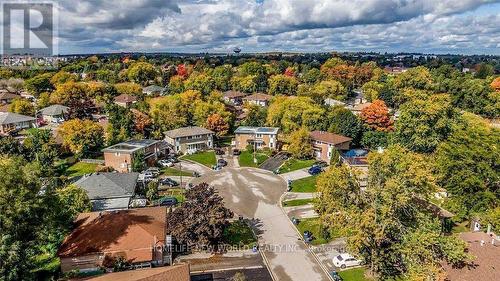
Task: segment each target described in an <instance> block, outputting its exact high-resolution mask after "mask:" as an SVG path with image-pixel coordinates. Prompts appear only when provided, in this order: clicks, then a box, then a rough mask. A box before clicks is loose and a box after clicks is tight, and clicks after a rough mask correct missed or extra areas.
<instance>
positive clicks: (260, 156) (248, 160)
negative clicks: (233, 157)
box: [238, 150, 269, 167]
mask: <svg viewBox="0 0 500 281" xmlns="http://www.w3.org/2000/svg"><path fill="white" fill-rule="evenodd" d="M255 158H257V163H254V162H253V153H251V152H250V151H247V150H244V151H242V152H241V154H240V156H239V157H238V161H239V163H240V166H241V167H258V166H259V165H260V164H262V163H264V161H266V160H267V158H269V152H268V151H257V152H256V153H255Z"/></svg>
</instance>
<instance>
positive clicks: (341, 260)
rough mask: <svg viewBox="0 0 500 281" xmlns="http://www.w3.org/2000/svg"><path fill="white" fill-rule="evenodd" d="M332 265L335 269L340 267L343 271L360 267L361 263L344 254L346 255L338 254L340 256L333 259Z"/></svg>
mask: <svg viewBox="0 0 500 281" xmlns="http://www.w3.org/2000/svg"><path fill="white" fill-rule="evenodd" d="M333 264H334V265H335V266H336V267H340V268H342V269H344V268H346V267H352V266H358V265H362V264H363V261H362V260H358V259H356V258H355V257H353V256H351V255H350V254H347V253H346V254H340V255H338V256H336V257H334V258H333Z"/></svg>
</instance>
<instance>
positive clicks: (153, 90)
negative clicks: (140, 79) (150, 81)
mask: <svg viewBox="0 0 500 281" xmlns="http://www.w3.org/2000/svg"><path fill="white" fill-rule="evenodd" d="M166 90H167V89H165V88H163V87H160V86H157V85H151V86H147V87H144V88H142V93H143V94H145V95H147V96H161V95H163V94H164V93H165V92H166Z"/></svg>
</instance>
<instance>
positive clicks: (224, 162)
mask: <svg viewBox="0 0 500 281" xmlns="http://www.w3.org/2000/svg"><path fill="white" fill-rule="evenodd" d="M217 166H219V167H225V166H227V161H226V160H224V159H219V160H217Z"/></svg>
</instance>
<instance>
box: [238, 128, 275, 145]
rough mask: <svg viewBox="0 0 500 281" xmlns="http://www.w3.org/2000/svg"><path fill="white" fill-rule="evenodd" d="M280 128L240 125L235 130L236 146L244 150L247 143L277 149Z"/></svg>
mask: <svg viewBox="0 0 500 281" xmlns="http://www.w3.org/2000/svg"><path fill="white" fill-rule="evenodd" d="M278 131H279V128H274V127H243V126H240V127H238V128H237V129H236V130H235V131H234V146H235V148H236V149H240V150H243V149H245V148H246V147H247V145H252V146H254V147H255V148H257V149H262V148H270V149H276V147H277V143H278Z"/></svg>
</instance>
